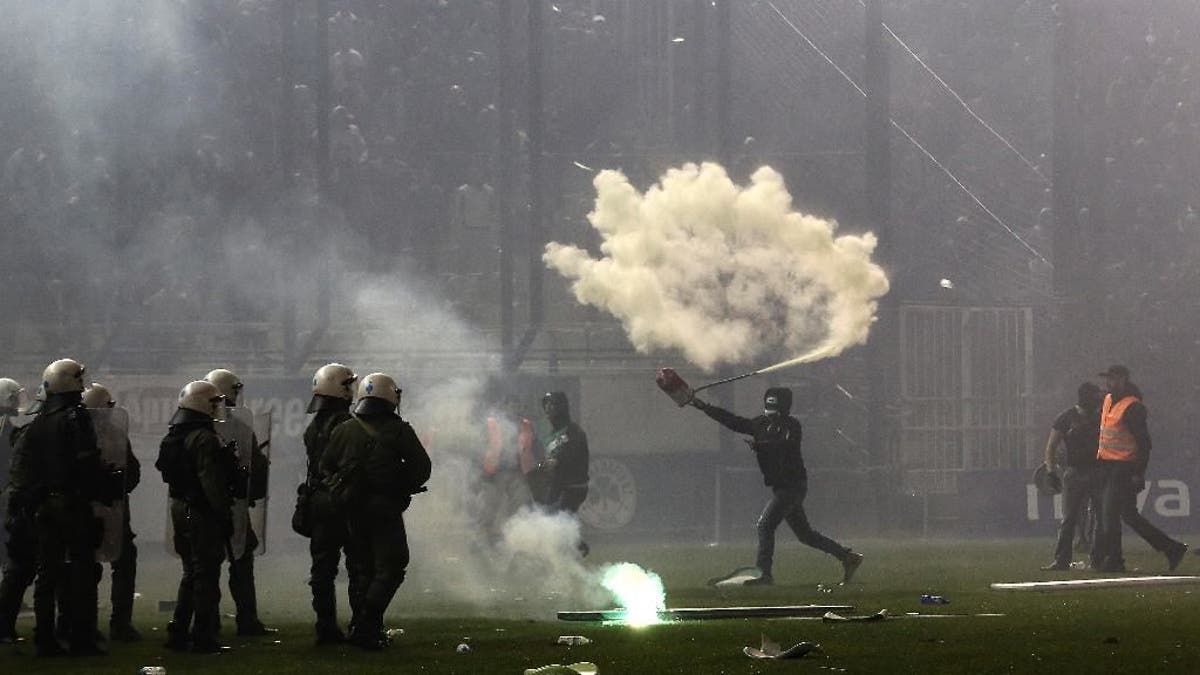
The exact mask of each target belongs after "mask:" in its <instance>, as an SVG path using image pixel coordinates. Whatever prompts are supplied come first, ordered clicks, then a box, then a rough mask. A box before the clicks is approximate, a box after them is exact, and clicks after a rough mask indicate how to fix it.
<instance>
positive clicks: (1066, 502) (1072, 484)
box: [1054, 466, 1103, 567]
mask: <svg viewBox="0 0 1200 675" xmlns="http://www.w3.org/2000/svg"><path fill="white" fill-rule="evenodd" d="M1099 478H1100V471H1099V469H1098V468H1097V467H1093V466H1068V467H1067V468H1066V470H1064V471H1063V477H1062V481H1063V488H1062V507H1063V520H1062V524H1060V525H1059V526H1058V540H1057V542H1056V543H1055V545H1054V562H1056V563H1058V564H1059V565H1069V564H1071V558H1072V555H1073V552H1074V544H1075V530H1076V528H1078V527H1079V526H1080V524H1081V523H1082V522H1083V515H1084V513H1085V512H1086V510H1087V505H1088V504H1091V505H1092V508H1093V509H1094V510H1095V512H1096V513H1099V512H1100V499H1099V495H1100V491H1099V489H1098V482H1099ZM1096 554H1097V550H1096V546H1095V542H1093V545H1092V560H1091V563H1092V567H1097V566H1099V565H1100V563H1101V562H1103V561H1102V560H1100V559H1098V558H1096Z"/></svg>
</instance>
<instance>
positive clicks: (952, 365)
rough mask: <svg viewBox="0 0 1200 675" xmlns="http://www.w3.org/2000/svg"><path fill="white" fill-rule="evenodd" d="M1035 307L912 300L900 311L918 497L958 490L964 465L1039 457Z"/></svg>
mask: <svg viewBox="0 0 1200 675" xmlns="http://www.w3.org/2000/svg"><path fill="white" fill-rule="evenodd" d="M1032 322H1033V312H1032V310H1031V309H1030V308H1028V307H937V306H908V307H903V308H902V309H901V312H900V354H901V364H900V368H901V380H900V386H901V399H902V401H901V404H902V412H901V425H900V426H901V442H900V457H899V463H900V469H901V472H902V475H903V479H904V488H905V490H906V491H907V492H909V493H911V494H918V495H929V494H957V493H958V476H959V474H960V473H961V472H964V471H977V470H987V469H1014V468H1024V467H1026V466H1029V465H1030V463H1031V462H1032V461H1034V459H1035V458H1036V448H1035V445H1034V441H1033V436H1032V433H1031V419H1030V418H1031V409H1032V394H1033V331H1032Z"/></svg>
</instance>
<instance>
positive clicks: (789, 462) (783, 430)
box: [693, 387, 862, 584]
mask: <svg viewBox="0 0 1200 675" xmlns="http://www.w3.org/2000/svg"><path fill="white" fill-rule="evenodd" d="M791 394H792V392H791V390H789V389H783V388H775V387H773V388H771V389H768V390H767V392H766V394H765V395H764V409H765V410H769V411H771V412H770V414H766V413H764V414H762V415H759V416H758V417H755V418H753V419H750V418H746V417H740V416H738V415H735V414H733V413H731V412H729V411H728V410H725V409H723V408H719V407H717V406H715V405H711V404H708V403H705V402H703V401H700V400H699V399H695V400H694V401H693V404H694V405H695V406H696V407H697V408H699V409H700V410H702V411H703V412H704V414H706V415H708V416H709V417H711V418H712V419H714V420H716V421H717V422H719V423H721V425H722V426H724V427H726V428H728V429H730V430H732V431H735V432H737V433H739V434H746V435H748V436H750V437H751V439H752V440H751V441H750V447H751V449H752V450H754V455H755V458H756V459H757V460H758V468H759V469H760V470H761V471H762V475H763V483H764V484H765V485H766V486H767V487H769V488H771V492H772V497H771V500H770V501H769V502H767V505H766V507H764V508H763V511H762V515H760V516H759V517H758V554H757V559H756V561H755V564H756V565H757V567H758V568H759V569H760V570H762V577H761V578H760V581H759V583H764V584H769V583H772V581H773V576H772V563H773V561H774V557H775V530H776V529H777V528H778V527H779V524H780V523H782V522H783V521H787V524H788V526H789V527H791V528H792V532H794V533H795V534H796V538H797V539H799V540H800V541H801V542H802V543H803V544H805V545H807V546H811V547H813V548H815V549H817V550H820V551H824V552H825V553H828V554H829V555H831V556H833V557H835V558H837V559H838V560H839V561H841V562H842V566H843V570H844V572H845V576H844V577H843V580H844V581H849V579H850V577H851V576H852V575H853V573H854V570H855V569H856V568H857V567H858V565H859V563H860V562H861V561H862V556H861V555H859V554H857V553H853V552H852V551H851V550H850V549H848V548H846V547H845V546H842V545H841V544H839V543H837V542H836V541H834V540H832V539H830V538H829V537H826V536H825V535H823V534H821V533H820V532H817V531H816V530H814V529H813V528H812V526H811V525H809V523H808V516H807V514H805V512H804V497H805V496H806V495H807V493H808V471H807V470H806V469H805V467H804V456H803V455H802V454H801V452H800V440H801V437H802V429H801V427H800V421H799V420H797V419H796V418H795V417H792V416H791V415H789V414H788V412H789V411H790V409H791V404H792V396H791Z"/></svg>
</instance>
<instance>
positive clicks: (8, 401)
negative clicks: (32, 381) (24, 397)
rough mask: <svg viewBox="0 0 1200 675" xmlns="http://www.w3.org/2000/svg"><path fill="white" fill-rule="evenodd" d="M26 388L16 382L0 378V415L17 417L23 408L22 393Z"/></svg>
mask: <svg viewBox="0 0 1200 675" xmlns="http://www.w3.org/2000/svg"><path fill="white" fill-rule="evenodd" d="M23 391H25V388H24V387H22V386H21V385H20V383H18V382H17V381H16V380H13V379H10V378H7V377H0V414H3V415H15V414H17V408H19V407H21V392H23Z"/></svg>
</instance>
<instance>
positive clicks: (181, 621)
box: [158, 409, 237, 652]
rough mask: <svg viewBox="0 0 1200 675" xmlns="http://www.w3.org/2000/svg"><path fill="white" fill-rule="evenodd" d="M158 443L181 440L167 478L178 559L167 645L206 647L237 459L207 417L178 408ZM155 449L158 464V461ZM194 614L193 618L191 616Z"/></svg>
mask: <svg viewBox="0 0 1200 675" xmlns="http://www.w3.org/2000/svg"><path fill="white" fill-rule="evenodd" d="M173 421H174V422H175V423H174V424H172V425H171V428H170V431H169V432H168V433H167V437H166V438H164V439H163V444H164V445H166V444H167V443H181V444H182V448H183V452H182V458H183V461H182V462H181V464H182V467H181V468H182V471H181V472H180V473H181V475H180V480H176V481H173V482H169V483H168V486H169V490H168V492H169V495H170V498H171V502H170V507H171V523H172V525H173V526H174V529H175V541H174V544H175V551H176V552H177V553H178V554H179V558H180V560H181V561H182V563H183V578H182V579H180V581H179V592H178V595H177V597H176V605H175V615H174V618H173V620H172V621H171V623H170V624H169V625H168V627H167V630H168V641H167V646H168V647H170V648H173V649H184V648H186V647H187V641H188V636H189V626H190V636H191V641H192V650H193V651H199V652H211V651H216V650H219V649H220V648H221V645H220V643H219V642H218V641H217V630H218V627H219V607H220V602H221V588H220V580H221V562H222V561H223V560H224V559H225V555H226V551H227V550H228V548H229V536H230V534H231V533H232V532H233V515H232V512H231V510H230V509H231V507H232V505H233V485H234V481H235V478H236V474H237V472H236V459H235V457H234V454H233V450H232V449H230V448H227V447H224V446H222V445H221V441H220V439H219V438H218V436H217V433H216V431H215V430H214V429H213V422H212V420H211V418H209V417H207V416H205V415H203V414H201V413H196V412H194V411H190V410H184V409H180V410H179V411H178V412H177V413H176V417H175V418H173ZM161 457H162V454H161V453H160V466H159V467H158V468H159V469H160V470H163V468H164V467H163V466H161V463H162V462H161ZM193 617H194V621H193Z"/></svg>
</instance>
